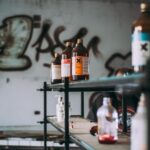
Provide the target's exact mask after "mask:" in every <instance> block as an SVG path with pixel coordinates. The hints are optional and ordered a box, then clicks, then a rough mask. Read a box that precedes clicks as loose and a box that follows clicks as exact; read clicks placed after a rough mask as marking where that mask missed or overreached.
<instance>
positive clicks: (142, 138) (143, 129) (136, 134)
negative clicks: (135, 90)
mask: <svg viewBox="0 0 150 150" xmlns="http://www.w3.org/2000/svg"><path fill="white" fill-rule="evenodd" d="M147 131H148V130H147V111H146V104H145V95H144V94H143V93H142V94H141V97H140V102H139V105H138V109H137V113H136V114H135V115H134V116H133V117H132V120H131V150H148V149H147V144H148V143H147V136H148V134H147V133H148V132H147Z"/></svg>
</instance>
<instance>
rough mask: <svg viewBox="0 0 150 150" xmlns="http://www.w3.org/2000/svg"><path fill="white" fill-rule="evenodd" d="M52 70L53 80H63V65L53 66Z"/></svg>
mask: <svg viewBox="0 0 150 150" xmlns="http://www.w3.org/2000/svg"><path fill="white" fill-rule="evenodd" d="M51 69H52V70H51V72H52V80H55V79H61V65H54V64H52V66H51Z"/></svg>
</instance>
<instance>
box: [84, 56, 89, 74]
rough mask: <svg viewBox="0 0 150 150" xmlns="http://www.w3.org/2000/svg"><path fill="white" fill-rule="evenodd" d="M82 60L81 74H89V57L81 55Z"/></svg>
mask: <svg viewBox="0 0 150 150" xmlns="http://www.w3.org/2000/svg"><path fill="white" fill-rule="evenodd" d="M82 61H83V74H84V75H88V74H89V59H88V57H82Z"/></svg>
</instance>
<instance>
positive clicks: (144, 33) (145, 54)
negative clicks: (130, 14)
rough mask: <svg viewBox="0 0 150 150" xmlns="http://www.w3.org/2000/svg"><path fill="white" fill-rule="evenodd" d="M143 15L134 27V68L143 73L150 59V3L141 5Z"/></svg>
mask: <svg viewBox="0 0 150 150" xmlns="http://www.w3.org/2000/svg"><path fill="white" fill-rule="evenodd" d="M140 11H141V15H140V17H139V18H138V19H137V20H135V21H134V22H133V25H132V66H133V68H134V71H135V72H143V71H144V67H145V64H146V62H147V59H148V58H149V57H150V3H141V5H140Z"/></svg>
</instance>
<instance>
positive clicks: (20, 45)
mask: <svg viewBox="0 0 150 150" xmlns="http://www.w3.org/2000/svg"><path fill="white" fill-rule="evenodd" d="M32 30H33V27H32V18H31V17H30V16H25V15H22V16H13V17H8V18H6V19H4V20H3V24H2V26H1V27H0V70H24V69H27V68H29V67H30V66H31V60H30V58H29V56H27V55H25V51H26V50H27V47H28V44H29V42H30V39H31V36H32Z"/></svg>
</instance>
